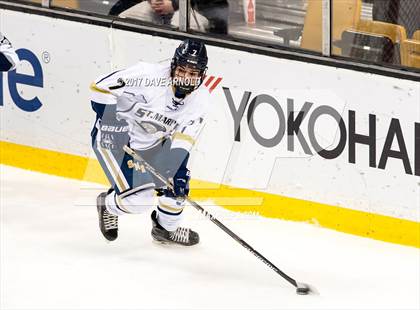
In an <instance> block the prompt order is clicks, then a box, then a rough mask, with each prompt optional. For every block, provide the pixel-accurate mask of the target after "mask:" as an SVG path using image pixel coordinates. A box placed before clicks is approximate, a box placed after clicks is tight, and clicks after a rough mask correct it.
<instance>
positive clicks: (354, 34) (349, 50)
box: [336, 20, 407, 64]
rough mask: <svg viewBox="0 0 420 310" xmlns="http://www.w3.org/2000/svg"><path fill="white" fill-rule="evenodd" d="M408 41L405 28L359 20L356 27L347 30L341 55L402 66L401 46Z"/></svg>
mask: <svg viewBox="0 0 420 310" xmlns="http://www.w3.org/2000/svg"><path fill="white" fill-rule="evenodd" d="M406 39H407V34H406V31H405V29H404V27H402V26H399V25H395V24H390V23H385V22H378V21H370V20H359V22H358V23H357V25H356V26H355V27H350V28H348V29H345V30H344V31H343V33H342V35H341V41H338V42H336V45H338V46H339V47H340V48H341V55H343V56H347V57H351V58H356V59H359V60H367V61H372V62H383V63H394V64H400V63H401V60H400V45H401V43H402V42H403V41H404V40H406Z"/></svg>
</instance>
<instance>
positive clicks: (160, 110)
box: [91, 62, 209, 151]
mask: <svg viewBox="0 0 420 310" xmlns="http://www.w3.org/2000/svg"><path fill="white" fill-rule="evenodd" d="M91 90H92V97H91V100H92V101H93V102H96V103H100V104H107V105H109V104H116V105H117V119H119V120H121V119H124V120H126V122H127V123H128V125H129V131H128V134H129V137H130V146H131V147H132V148H134V149H136V150H146V149H149V148H152V147H154V146H156V145H157V144H158V143H160V142H161V141H162V139H165V138H171V139H172V148H183V149H185V150H187V151H190V149H191V148H192V146H193V145H194V143H195V140H196V138H197V136H198V134H199V132H200V130H201V128H202V126H203V120H204V114H205V113H206V110H207V108H208V105H209V91H208V89H207V88H205V87H204V86H203V85H201V86H200V87H199V88H198V89H196V90H195V91H193V92H192V93H191V94H189V95H187V96H186V97H185V98H184V99H183V100H182V101H179V99H177V98H175V96H174V93H173V89H172V86H171V83H170V65H169V64H167V65H160V64H149V63H143V62H140V63H138V64H136V65H135V66H132V67H130V68H127V69H125V70H121V71H116V72H113V73H111V74H108V75H105V76H102V77H100V78H98V79H97V80H96V81H95V82H94V83H92V85H91Z"/></svg>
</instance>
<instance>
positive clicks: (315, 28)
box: [300, 0, 362, 54]
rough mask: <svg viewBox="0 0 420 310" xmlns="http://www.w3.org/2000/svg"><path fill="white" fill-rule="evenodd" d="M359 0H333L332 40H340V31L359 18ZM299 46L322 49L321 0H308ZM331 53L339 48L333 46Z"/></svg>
mask: <svg viewBox="0 0 420 310" xmlns="http://www.w3.org/2000/svg"><path fill="white" fill-rule="evenodd" d="M361 8H362V2H361V0H334V2H333V18H332V19H333V24H332V25H331V27H332V31H331V32H332V40H333V41H336V40H340V39H341V34H342V32H343V31H344V30H345V29H347V28H350V27H354V26H355V25H356V24H357V22H358V21H359V20H360V14H361ZM300 47H301V48H304V49H308V50H312V51H317V52H321V51H322V1H321V0H319V1H308V7H307V10H306V16H305V22H304V26H303V34H302V42H301V45H300ZM332 51H333V53H334V54H339V53H340V49H339V48H338V47H333V50H332Z"/></svg>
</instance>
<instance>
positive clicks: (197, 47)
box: [171, 39, 208, 95]
mask: <svg viewBox="0 0 420 310" xmlns="http://www.w3.org/2000/svg"><path fill="white" fill-rule="evenodd" d="M207 62H208V58H207V50H206V46H205V45H204V43H203V42H201V41H198V40H193V39H186V40H184V41H182V43H181V44H180V45H179V46H178V48H177V49H176V50H175V54H174V57H173V58H172V62H171V75H172V77H174V74H175V69H176V67H178V66H185V67H190V68H193V69H196V70H199V71H200V83H198V84H195V85H183V84H182V83H180V84H177V85H175V88H176V93H178V94H181V95H187V94H189V93H191V92H192V91H194V90H195V89H197V88H198V87H199V86H200V85H201V83H202V82H203V78H204V75H205V73H206V70H207Z"/></svg>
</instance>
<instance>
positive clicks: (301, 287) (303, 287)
mask: <svg viewBox="0 0 420 310" xmlns="http://www.w3.org/2000/svg"><path fill="white" fill-rule="evenodd" d="M296 294H298V295H308V294H311V295H319V292H318V290H317V289H316V288H315V287H313V286H312V285H309V284H306V283H299V282H297V286H296Z"/></svg>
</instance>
